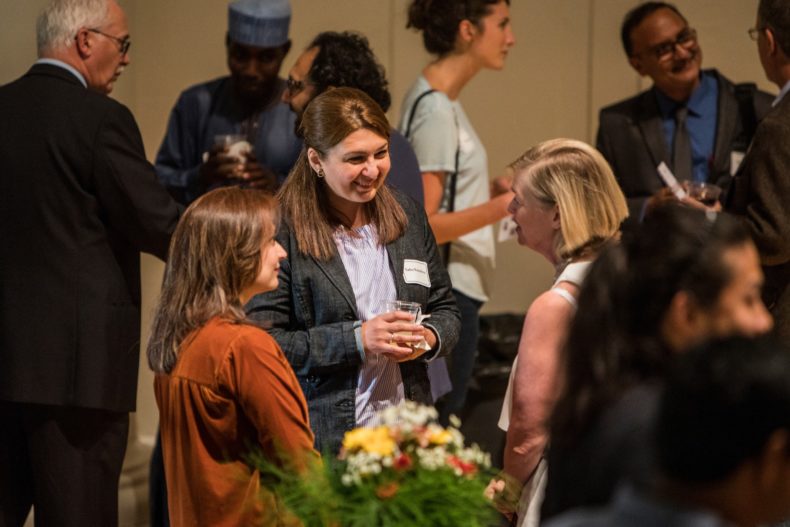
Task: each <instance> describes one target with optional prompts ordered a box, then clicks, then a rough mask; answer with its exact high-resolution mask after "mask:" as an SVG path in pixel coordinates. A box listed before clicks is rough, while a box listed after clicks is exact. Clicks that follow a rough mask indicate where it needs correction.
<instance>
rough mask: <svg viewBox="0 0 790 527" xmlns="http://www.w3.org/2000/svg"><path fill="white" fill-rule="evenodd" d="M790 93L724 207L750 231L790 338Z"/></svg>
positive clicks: (761, 133) (775, 310) (765, 125)
mask: <svg viewBox="0 0 790 527" xmlns="http://www.w3.org/2000/svg"><path fill="white" fill-rule="evenodd" d="M789 141H790V96H785V97H784V98H783V99H782V100H781V102H780V103H779V104H778V105H777V106H776V108H774V109H773V110H772V111H771V113H769V114H768V115H767V116H766V117H765V119H763V121H762V122H761V123H760V126H758V127H757V133H755V135H754V141H753V142H752V146H751V148H750V149H749V153H748V154H746V157H745V158H744V160H743V163H742V164H741V168H740V170H739V171H738V172H737V174H736V175H735V179H734V180H733V183H732V188H731V189H730V192H729V194H728V196H727V201H726V202H725V205H724V209H725V210H726V211H727V212H731V213H733V214H736V215H738V216H739V217H740V218H741V220H742V221H743V223H744V225H745V226H746V228H747V229H748V230H749V234H751V236H752V239H753V240H754V243H755V245H757V250H758V251H759V253H760V261H761V263H762V265H763V272H764V273H765V284H764V285H763V301H764V302H765V305H766V306H767V307H768V309H769V310H770V311H771V313H772V314H773V316H774V322H775V324H774V332H775V333H776V334H777V336H778V337H779V338H780V339H781V340H783V341H785V342H786V341H787V340H788V339H790V287H788V285H790V207H788V204H787V200H788V198H789V197H790V150H789V149H788V148H787V144H788V142H789Z"/></svg>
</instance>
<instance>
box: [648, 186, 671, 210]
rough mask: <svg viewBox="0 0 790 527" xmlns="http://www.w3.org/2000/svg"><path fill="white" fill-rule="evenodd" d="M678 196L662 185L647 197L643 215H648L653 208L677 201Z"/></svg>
mask: <svg viewBox="0 0 790 527" xmlns="http://www.w3.org/2000/svg"><path fill="white" fill-rule="evenodd" d="M677 201H678V198H677V197H676V196H675V194H673V193H672V189H670V188H669V187H664V188H662V189H661V190H659V191H658V192H656V193H655V194H653V195H652V196H650V197H649V198H648V199H647V206H646V208H645V216H647V215H649V214H650V213H651V212H653V211H654V210H655V209H657V208H659V207H663V206H664V205H666V204H667V203H672V202H675V203H677Z"/></svg>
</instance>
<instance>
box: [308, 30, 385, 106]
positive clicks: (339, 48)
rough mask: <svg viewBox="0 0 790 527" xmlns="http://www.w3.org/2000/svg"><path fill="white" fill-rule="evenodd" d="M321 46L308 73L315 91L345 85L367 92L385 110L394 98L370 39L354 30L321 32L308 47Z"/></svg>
mask: <svg viewBox="0 0 790 527" xmlns="http://www.w3.org/2000/svg"><path fill="white" fill-rule="evenodd" d="M311 48H318V54H317V55H316V56H315V59H314V60H313V64H312V66H310V71H309V72H308V74H307V76H308V78H309V79H310V82H311V83H312V84H313V85H314V86H315V88H316V93H317V94H320V93H323V92H325V91H326V90H327V89H328V88H332V87H336V88H339V87H341V86H345V87H348V88H356V89H358V90H361V91H363V92H365V93H366V94H368V96H369V97H370V98H371V99H373V100H374V101H376V102H377V103H378V105H379V106H381V109H382V110H384V111H385V112H386V111H387V110H389V107H390V104H391V102H392V99H391V98H390V92H389V90H388V89H387V77H386V75H385V73H384V67H383V66H382V65H381V64H379V62H378V61H377V60H376V56H375V55H374V54H373V50H371V49H370V43H369V42H368V39H367V38H365V37H364V36H363V35H361V34H359V33H354V32H351V31H343V32H342V33H338V32H336V31H324V32H323V33H319V34H318V35H317V36H316V37H315V38H314V39H313V41H312V42H310V45H309V46H307V49H311Z"/></svg>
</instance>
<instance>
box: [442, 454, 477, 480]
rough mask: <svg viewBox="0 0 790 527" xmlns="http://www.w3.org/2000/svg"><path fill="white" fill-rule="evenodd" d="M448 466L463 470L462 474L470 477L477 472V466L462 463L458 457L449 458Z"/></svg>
mask: <svg viewBox="0 0 790 527" xmlns="http://www.w3.org/2000/svg"><path fill="white" fill-rule="evenodd" d="M447 464H448V465H450V466H451V467H453V468H457V469H460V470H461V474H463V475H464V476H468V475H470V474H474V473H476V472H477V465H475V464H474V463H468V462H466V461H462V460H461V459H459V458H458V457H456V456H447Z"/></svg>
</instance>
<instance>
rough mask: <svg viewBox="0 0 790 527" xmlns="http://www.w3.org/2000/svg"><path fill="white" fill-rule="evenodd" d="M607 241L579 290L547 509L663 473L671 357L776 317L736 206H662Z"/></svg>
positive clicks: (597, 500)
mask: <svg viewBox="0 0 790 527" xmlns="http://www.w3.org/2000/svg"><path fill="white" fill-rule="evenodd" d="M635 227H637V228H636V229H634V230H628V229H627V230H626V231H625V232H624V234H623V238H622V241H621V243H619V244H616V245H612V246H610V247H608V248H607V249H606V250H604V251H603V252H602V253H601V255H599V257H598V259H597V260H596V261H595V263H594V264H593V265H592V268H591V269H590V272H589V274H588V276H587V280H586V282H585V285H584V287H583V288H582V291H581V293H580V295H579V310H578V315H577V316H576V318H575V319H574V321H573V323H572V324H571V327H570V330H569V333H568V341H567V344H566V346H565V348H564V354H563V357H562V366H561V368H562V369H563V371H564V373H563V375H562V377H563V389H562V391H561V393H560V396H559V399H558V401H557V404H556V406H555V409H554V414H553V415H552V417H551V424H550V431H551V444H550V446H549V452H548V467H549V468H548V470H549V473H548V484H547V487H546V494H545V499H544V502H543V508H542V516H543V519H544V520H545V519H547V518H549V517H551V516H554V515H556V514H558V513H560V512H564V511H566V510H568V509H570V508H575V507H589V506H597V505H603V504H606V503H608V502H609V500H610V499H611V497H612V494H613V493H614V490H615V488H616V487H617V485H618V484H620V483H621V482H623V481H628V482H629V483H631V484H633V485H635V486H637V487H638V488H641V487H642V486H647V485H650V484H651V482H652V480H653V478H654V476H655V470H654V457H655V456H654V449H653V441H652V437H653V435H652V434H653V427H654V424H655V405H656V400H657V393H658V390H659V388H660V386H661V383H662V381H663V379H664V377H665V374H666V372H667V368H668V367H669V365H670V364H671V362H672V360H673V358H674V357H675V356H676V355H678V354H682V353H684V352H686V351H687V350H689V349H690V348H692V347H693V346H695V345H697V344H699V343H700V342H703V341H704V340H706V339H709V338H715V337H724V336H729V335H746V336H755V335H760V334H763V333H766V332H768V331H769V330H770V329H771V327H772V318H771V315H770V314H769V313H768V311H767V310H766V308H765V305H764V304H763V303H762V300H761V299H760V292H761V287H762V284H763V275H762V271H761V270H760V264H759V260H758V258H757V251H756V249H755V246H754V243H753V242H752V241H751V239H750V238H749V235H748V234H747V233H746V231H745V229H743V227H742V226H741V225H740V224H739V223H738V222H737V221H736V220H735V218H733V217H731V216H729V215H727V214H721V213H719V214H717V213H714V212H705V211H700V210H697V209H691V208H688V207H685V206H680V205H666V206H664V207H660V208H658V209H656V210H655V211H654V212H653V214H651V216H649V217H648V218H646V219H645V221H644V223H642V224H640V225H636V226H635Z"/></svg>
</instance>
